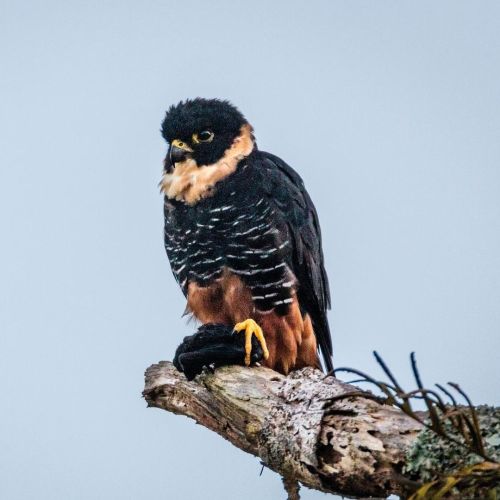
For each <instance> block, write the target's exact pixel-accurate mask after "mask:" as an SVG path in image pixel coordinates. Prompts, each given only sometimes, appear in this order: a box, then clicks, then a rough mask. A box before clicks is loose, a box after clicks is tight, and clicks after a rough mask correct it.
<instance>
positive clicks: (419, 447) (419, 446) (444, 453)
mask: <svg viewBox="0 0 500 500" xmlns="http://www.w3.org/2000/svg"><path fill="white" fill-rule="evenodd" d="M463 409H464V411H465V412H467V409H466V408H463ZM476 413H477V416H478V420H479V427H480V428H481V435H482V438H483V445H484V450H485V455H486V456H487V457H488V458H489V459H490V460H491V461H494V462H500V408H495V407H491V406H486V405H482V406H479V407H477V408H476ZM429 423H430V422H429ZM443 428H444V430H445V432H446V434H447V435H448V436H450V437H451V438H453V439H454V440H455V441H457V442H453V441H451V440H449V439H446V438H445V437H442V436H439V435H438V434H436V432H434V431H433V430H432V429H429V428H426V429H424V430H423V431H422V432H421V433H420V434H419V435H418V437H417V439H416V440H415V442H414V443H413V445H412V447H411V448H410V450H409V452H408V453H407V456H406V465H405V466H404V469H403V473H404V474H405V476H407V477H408V478H409V479H413V480H416V481H418V482H419V483H422V482H430V481H433V480H435V479H438V478H440V477H441V478H442V477H444V476H446V475H453V473H454V472H457V471H459V470H463V469H464V468H465V467H467V466H470V465H475V464H479V463H481V462H484V461H485V459H484V458H483V457H481V456H480V455H477V454H476V453H473V452H471V451H469V446H468V445H467V443H466V441H465V439H464V437H463V436H462V435H460V434H459V433H458V432H457V431H456V429H455V428H454V427H453V426H452V425H451V423H450V422H449V421H447V420H446V421H444V422H443ZM460 443H461V444H460ZM464 498H465V497H464Z"/></svg>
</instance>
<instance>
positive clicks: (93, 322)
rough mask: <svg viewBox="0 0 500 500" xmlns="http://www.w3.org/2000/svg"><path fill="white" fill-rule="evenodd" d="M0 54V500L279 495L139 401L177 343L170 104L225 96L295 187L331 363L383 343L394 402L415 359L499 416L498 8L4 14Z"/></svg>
mask: <svg viewBox="0 0 500 500" xmlns="http://www.w3.org/2000/svg"><path fill="white" fill-rule="evenodd" d="M0 39H1V43H0V54H1V68H2V69H1V76H0V95H1V99H0V107H1V113H0V165H1V168H0V227H1V228H2V235H3V238H2V245H1V246H0V257H1V258H0V262H1V265H0V284H1V286H0V394H1V395H2V411H1V413H0V449H1V450H2V451H1V453H0V497H1V498H5V499H9V500H10V499H13V500H27V499H30V500H31V499H36V500H73V499H75V500H76V499H82V500H88V499H107V500H108V499H111V500H113V499H119V500H121V499H146V498H153V497H154V498H158V499H178V498H182V499H185V500H189V499H198V498H205V499H216V500H224V499H233V498H239V499H240V500H247V499H248V500H250V499H255V498H260V499H276V498H284V494H283V492H282V486H281V482H280V479H279V477H278V476H277V475H276V474H274V473H273V472H271V471H269V470H265V471H264V473H263V475H262V476H261V477H259V473H260V468H261V467H260V464H259V460H258V459H256V458H254V457H251V456H249V455H246V454H244V453H243V452H241V451H239V450H237V449H236V448H233V447H232V446H231V445H229V444H228V443H227V442H225V441H224V440H222V439H221V438H220V437H218V436H216V435H214V434H212V433H210V432H209V431H208V430H206V429H204V428H202V427H200V426H197V425H195V424H194V423H193V422H192V421H190V420H188V419H186V418H183V417H179V416H174V415H171V414H167V413H165V412H161V411H159V410H156V409H147V408H146V405H145V403H144V400H142V399H141V391H142V388H143V372H144V370H145V369H146V368H147V367H148V366H149V365H150V364H152V363H154V362H157V361H158V360H160V359H171V358H172V356H173V353H174V351H175V348H176V346H177V345H178V343H179V342H180V341H181V340H182V338H183V337H184V336H185V335H187V334H189V333H192V332H193V331H194V326H193V325H192V324H186V321H185V319H183V318H181V314H182V312H183V310H184V298H183V295H182V293H181V292H180V290H179V289H178V287H177V284H176V283H175V281H174V279H173V277H172V275H171V272H170V268H169V264H168V261H167V258H166V255H165V253H164V249H163V240H162V231H163V228H162V224H163V221H162V218H163V216H162V198H161V196H160V194H159V191H158V187H157V184H158V181H159V179H160V174H161V168H162V159H163V156H164V154H165V151H166V145H165V144H164V143H163V141H162V139H161V137H160V133H159V128H160V123H161V121H162V119H163V116H164V112H165V110H166V108H167V107H168V106H169V105H170V104H172V103H176V102H178V101H179V100H180V99H184V98H187V97H195V96H202V97H220V98H227V99H230V100H231V101H232V102H233V103H234V104H236V105H237V106H238V107H239V108H240V109H241V110H242V111H243V113H244V114H245V115H246V116H247V118H248V119H249V121H250V122H251V123H252V124H253V126H254V127H255V132H256V135H257V139H258V144H259V147H260V148H261V149H263V150H266V151H270V152H272V153H274V154H277V155H278V156H280V157H282V158H283V159H284V160H286V161H287V162H288V163H289V164H291V165H292V166H293V167H294V168H295V169H296V170H297V171H298V172H299V173H300V175H301V176H302V177H303V178H304V181H305V183H306V187H307V188H308V190H309V192H310V194H311V196H312V198H313V200H314V202H315V204H316V207H317V209H318V212H319V216H320V221H321V225H322V229H323V235H324V252H325V258H326V267H327V270H328V273H329V276H330V281H331V285H332V296H333V310H332V311H331V313H330V320H331V324H332V330H333V345H334V361H335V364H336V365H337V366H341V365H344V366H345V365H348V366H352V367H356V368H358V369H361V370H364V371H367V372H369V373H372V374H375V375H378V374H379V373H380V372H379V371H378V368H377V366H376V364H375V363H374V361H373V359H372V355H371V351H372V350H374V349H376V350H378V351H379V352H380V353H381V354H382V355H383V356H384V357H385V358H386V360H387V362H388V363H389V365H390V366H391V367H392V369H393V371H394V372H395V373H396V374H398V375H400V378H401V380H402V382H403V383H405V384H406V385H408V386H409V385H410V384H411V379H410V370H409V365H408V355H409V353H410V351H412V350H415V351H416V352H417V358H418V361H419V366H420V368H421V371H422V376H423V378H424V382H425V383H427V384H428V385H430V384H432V383H434V382H447V381H448V380H452V381H456V382H458V383H460V384H461V386H462V387H463V388H464V389H465V390H466V391H467V392H468V393H469V395H470V396H471V397H472V399H473V401H474V402H476V403H490V404H499V403H500V398H499V393H498V380H499V378H500V377H499V371H500V370H499V366H498V359H499V354H498V353H499V350H500V341H499V328H500V308H499V303H500V92H499V88H500V4H499V3H498V2H495V1H486V0H484V1H482V2H472V1H469V2H463V1H458V0H450V1H441V2H434V1H420V2H407V1H379V2H370V1H327V0H316V1H309V2H305V1H302V2H299V1H291V0H279V1H275V2H266V1H263V0H253V1H251V2H248V1H245V2H243V1H238V0H237V1H234V0H231V1H230V0H223V1H217V2H207V1H205V2H202V1H194V0H192V1H189V0H184V1H182V2H180V1H168V0H164V1H145V2H131V1H127V0H125V1H117V0H116V1H101V2H89V1H85V2H83V1H82V2H75V1H64V2H63V1H62V0H59V1H50V0H48V1H44V2H36V1H7V0H1V2H0ZM303 498H304V500H312V499H322V498H326V497H325V496H324V495H323V494H321V493H318V492H313V491H308V490H303ZM330 498H333V497H330Z"/></svg>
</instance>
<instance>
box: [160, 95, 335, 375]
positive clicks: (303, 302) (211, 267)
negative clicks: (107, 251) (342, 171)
mask: <svg viewBox="0 0 500 500" xmlns="http://www.w3.org/2000/svg"><path fill="white" fill-rule="evenodd" d="M162 135H163V137H164V139H165V140H166V141H167V143H168V145H169V149H168V153H167V155H166V158H165V160H164V172H163V176H162V180H161V182H160V186H161V191H162V193H163V194H164V196H165V201H164V215H165V248H166V251H167V255H168V258H169V260H170V265H171V267H172V271H173V274H174V276H175V278H176V280H177V282H178V283H179V284H180V287H181V289H182V291H183V293H184V295H185V296H186V298H187V308H186V310H187V312H189V313H191V314H192V315H194V317H195V318H197V319H198V320H199V321H200V322H201V323H202V324H207V325H212V324H220V325H226V326H227V327H230V328H231V330H234V331H235V332H242V333H244V336H245V344H244V347H245V349H244V362H245V364H246V365H249V364H250V361H251V349H252V338H253V342H254V343H255V339H257V341H258V343H260V347H261V348H262V352H263V358H264V359H263V361H262V362H263V364H264V365H266V366H268V367H270V368H273V369H275V370H277V371H279V372H281V373H284V374H287V373H288V372H289V371H290V370H294V369H298V368H303V367H305V366H313V367H317V368H321V363H320V360H319V355H318V350H320V351H321V353H322V355H323V360H324V367H325V368H326V370H328V371H331V370H332V369H333V366H332V360H331V356H332V342H331V337H330V330H329V326H328V320H327V316H326V311H327V309H329V307H330V294H329V287H328V278H327V275H326V271H325V267H324V262H323V252H322V248H321V233H320V227H319V222H318V216H317V213H316V210H315V208H314V205H313V203H312V201H311V198H310V197H309V194H308V193H307V191H306V189H305V187H304V184H303V181H302V179H301V178H300V176H299V175H298V174H297V173H296V172H295V171H294V170H293V169H292V168H291V167H290V166H288V165H287V164H286V163H285V162H284V161H283V160H281V159H280V158H278V157H277V156H274V155H272V154H270V153H265V152H263V151H260V150H259V149H258V148H257V144H256V141H255V136H254V133H253V128H252V126H251V125H250V123H248V121H247V120H246V119H245V117H244V116H243V115H242V113H241V112H240V111H239V110H238V109H237V108H236V107H235V106H233V105H232V104H231V103H229V102H228V101H225V100H219V99H202V98H196V99H188V100H185V101H181V102H180V103H179V104H177V105H175V106H171V107H170V108H169V109H168V111H167V113H166V116H165V119H164V121H163V124H162ZM242 361H243V360H242Z"/></svg>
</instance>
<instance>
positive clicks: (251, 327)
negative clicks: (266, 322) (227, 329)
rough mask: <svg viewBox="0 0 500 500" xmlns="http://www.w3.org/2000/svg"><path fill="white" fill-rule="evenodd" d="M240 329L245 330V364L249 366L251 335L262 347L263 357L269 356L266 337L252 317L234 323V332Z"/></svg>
mask: <svg viewBox="0 0 500 500" xmlns="http://www.w3.org/2000/svg"><path fill="white" fill-rule="evenodd" d="M241 330H245V365H246V366H250V355H251V354H252V335H255V336H256V337H257V340H258V341H259V343H260V345H261V347H262V352H263V354H264V359H267V358H268V357H269V351H268V349H267V344H266V339H265V338H264V333H263V332H262V328H261V327H260V326H259V325H258V324H257V323H256V322H255V321H254V320H253V319H246V320H245V321H242V322H241V323H236V325H234V331H235V332H241Z"/></svg>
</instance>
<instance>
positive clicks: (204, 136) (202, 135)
mask: <svg viewBox="0 0 500 500" xmlns="http://www.w3.org/2000/svg"><path fill="white" fill-rule="evenodd" d="M213 138H214V133H213V132H211V131H210V130H203V132H198V133H197V134H193V142H194V143H195V144H199V143H200V142H212V140H213Z"/></svg>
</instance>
